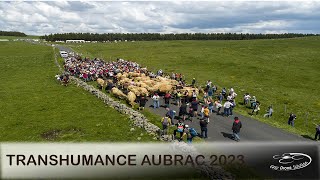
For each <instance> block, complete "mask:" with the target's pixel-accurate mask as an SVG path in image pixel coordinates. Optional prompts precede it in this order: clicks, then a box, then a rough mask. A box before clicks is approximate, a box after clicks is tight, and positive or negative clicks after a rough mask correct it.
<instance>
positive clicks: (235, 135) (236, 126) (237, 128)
mask: <svg viewBox="0 0 320 180" xmlns="http://www.w3.org/2000/svg"><path fill="white" fill-rule="evenodd" d="M241 128H242V123H241V121H240V120H239V118H238V117H234V122H233V124H232V132H233V135H232V138H233V139H234V140H235V141H237V142H238V141H240V136H239V133H240V129H241Z"/></svg>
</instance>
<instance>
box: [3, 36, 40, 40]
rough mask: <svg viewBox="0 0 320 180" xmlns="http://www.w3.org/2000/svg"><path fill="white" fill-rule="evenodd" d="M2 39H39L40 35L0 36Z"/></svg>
mask: <svg viewBox="0 0 320 180" xmlns="http://www.w3.org/2000/svg"><path fill="white" fill-rule="evenodd" d="M0 39H8V40H14V39H39V36H25V37H21V36H0Z"/></svg>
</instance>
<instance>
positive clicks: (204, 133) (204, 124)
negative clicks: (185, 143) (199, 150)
mask: <svg viewBox="0 0 320 180" xmlns="http://www.w3.org/2000/svg"><path fill="white" fill-rule="evenodd" d="M207 126H208V121H206V120H205V119H201V120H200V128H201V137H202V138H208V127H207Z"/></svg>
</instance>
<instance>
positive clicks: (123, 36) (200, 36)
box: [40, 33, 318, 42]
mask: <svg viewBox="0 0 320 180" xmlns="http://www.w3.org/2000/svg"><path fill="white" fill-rule="evenodd" d="M317 35H318V34H298V33H285V34H242V33H181V34H160V33H104V34H97V33H63V34H49V35H44V36H41V37H40V38H41V39H45V40H46V41H66V40H85V41H99V42H102V41H115V40H117V41H119V40H121V41H124V40H127V41H155V40H250V39H279V38H295V37H306V36H317Z"/></svg>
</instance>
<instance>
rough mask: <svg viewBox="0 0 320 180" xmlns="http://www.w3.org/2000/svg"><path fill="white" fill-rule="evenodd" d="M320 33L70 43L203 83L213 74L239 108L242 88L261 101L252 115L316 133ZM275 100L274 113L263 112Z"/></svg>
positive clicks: (245, 111) (77, 48)
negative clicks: (231, 90)
mask: <svg viewBox="0 0 320 180" xmlns="http://www.w3.org/2000/svg"><path fill="white" fill-rule="evenodd" d="M319 43H320V38H319V37H309V38H294V39H278V40H243V41H152V42H121V43H97V44H81V45H75V44H73V45H69V46H70V47H71V48H73V49H74V50H75V51H77V52H81V53H82V54H83V55H85V56H90V57H102V58H104V59H106V60H110V59H111V60H115V59H116V58H123V59H127V60H132V61H136V62H138V63H140V64H142V65H143V66H147V67H148V69H151V70H158V69H160V68H161V69H163V70H164V71H166V72H168V73H171V72H178V73H183V74H184V75H185V76H186V79H187V81H189V83H190V81H191V79H192V78H193V77H195V78H196V79H197V81H198V84H199V85H204V83H205V81H207V80H209V79H210V80H211V81H213V83H214V84H216V85H218V86H219V87H220V88H219V89H221V87H227V88H230V87H234V88H235V90H236V92H237V93H238V98H237V102H238V106H237V108H236V111H237V112H240V113H241V114H243V115H247V116H249V114H248V113H249V112H251V109H249V108H247V107H244V106H243V105H240V104H239V103H241V102H242V96H243V94H244V93H246V92H249V93H250V94H251V95H255V96H256V97H257V99H258V100H259V101H260V102H261V104H262V105H261V111H260V114H259V115H257V116H254V118H256V119H259V120H260V121H263V122H266V123H268V124H271V125H273V126H275V127H279V128H282V129H285V130H287V131H290V132H294V133H297V134H300V135H303V136H305V137H309V138H310V137H312V136H313V135H314V134H313V133H314V127H315V126H314V124H313V123H316V122H317V123H319V120H320V110H319V109H320V97H319V96H318V95H317V94H316V92H317V90H318V89H319V87H320V85H319V84H320V78H319V76H320V71H319V69H320V63H319V57H320V46H319ZM271 104H272V105H273V108H274V111H275V112H274V116H273V117H272V118H270V119H267V118H263V117H262V115H263V114H264V113H265V111H266V110H267V107H268V106H269V105H271ZM290 112H294V113H295V114H296V115H297V120H296V123H295V127H294V128H292V127H290V126H288V125H287V124H286V123H287V119H288V116H289V113H290Z"/></svg>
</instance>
